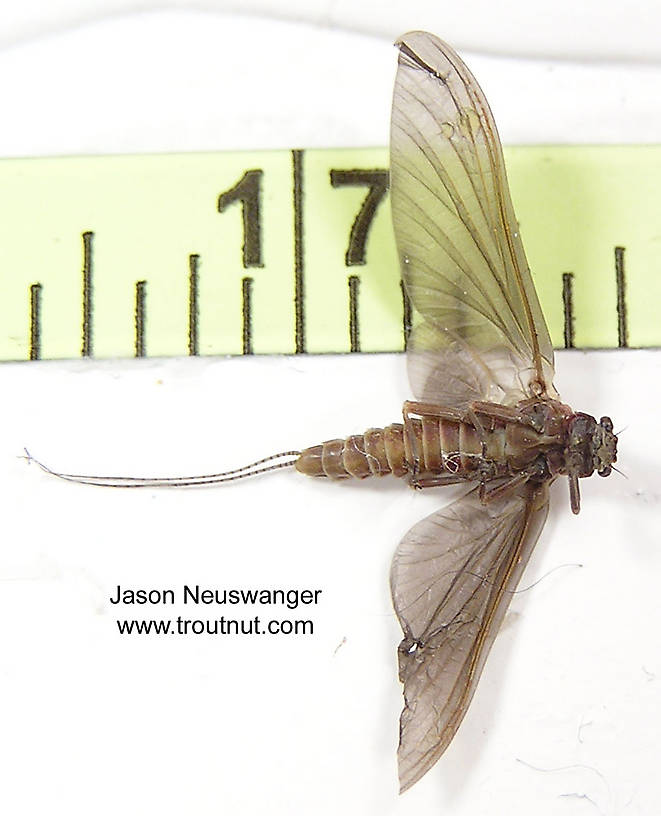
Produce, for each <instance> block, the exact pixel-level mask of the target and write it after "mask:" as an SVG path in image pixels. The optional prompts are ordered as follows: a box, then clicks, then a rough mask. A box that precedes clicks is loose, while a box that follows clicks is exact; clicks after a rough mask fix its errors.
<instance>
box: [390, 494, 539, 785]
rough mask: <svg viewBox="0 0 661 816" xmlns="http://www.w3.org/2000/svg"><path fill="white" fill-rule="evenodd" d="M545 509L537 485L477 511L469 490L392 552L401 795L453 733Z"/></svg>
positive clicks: (417, 527)
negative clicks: (399, 635)
mask: <svg viewBox="0 0 661 816" xmlns="http://www.w3.org/2000/svg"><path fill="white" fill-rule="evenodd" d="M547 512H548V490H547V487H546V485H544V486H542V487H533V486H531V485H530V484H526V485H524V486H523V487H522V488H520V489H519V490H518V492H514V493H512V494H510V495H509V496H507V497H505V498H501V499H499V500H496V501H494V502H492V503H490V504H487V505H484V504H482V503H481V502H480V499H479V495H478V489H477V488H476V489H475V490H473V491H472V492H471V493H468V494H467V495H466V496H463V497H462V498H461V499H459V500H458V501H455V502H454V503H452V504H450V505H449V506H448V507H445V508H443V509H442V510H439V511H437V512H436V513H433V514H432V515H431V516H428V517H427V518H425V519H423V520H422V521H420V522H419V523H418V524H416V525H415V526H414V527H413V528H412V529H411V530H409V532H408V533H407V534H406V536H405V537H404V539H403V540H402V542H401V543H400V545H399V547H398V548H397V552H396V553H395V557H394V559H393V564H392V570H391V576H390V583H391V590H392V596H393V604H394V607H395V611H396V613H397V617H398V618H399V622H400V624H401V626H402V629H403V631H404V639H403V640H402V642H401V644H400V646H399V679H400V680H401V682H402V683H403V684H404V710H403V712H402V716H401V719H400V741H399V751H398V761H399V780H400V785H401V790H402V792H403V791H405V790H407V789H408V788H409V787H411V785H413V784H414V783H415V782H417V781H418V779H420V777H421V776H423V775H424V774H425V773H426V772H427V771H428V770H429V768H431V766H432V765H433V764H434V763H435V762H436V761H437V760H438V758H439V757H440V756H441V754H442V753H443V752H444V751H445V749H446V748H447V747H448V745H449V744H450V742H451V740H452V738H453V736H454V734H455V733H456V731H457V728H458V727H459V724H460V723H461V720H462V719H463V716H464V714H465V713H466V709H467V708H468V705H469V703H470V701H471V698H472V696H473V693H474V691H475V687H476V685H477V681H478V679H479V677H480V673H481V672H482V668H483V666H484V662H485V660H486V658H487V655H488V653H489V649H490V648H491V644H492V643H493V640H494V638H495V636H496V633H497V632H498V628H499V626H500V624H501V622H502V619H503V616H504V614H505V611H506V610H507V607H508V605H509V601H510V599H511V597H512V595H511V593H512V590H514V589H515V588H516V586H517V584H518V582H519V579H520V577H521V574H522V572H523V570H524V569H525V566H526V563H527V562H528V558H529V557H530V553H531V551H532V549H533V547H534V545H535V542H536V541H537V538H538V536H539V533H540V531H541V529H542V526H543V524H544V521H545V520H546V514H547Z"/></svg>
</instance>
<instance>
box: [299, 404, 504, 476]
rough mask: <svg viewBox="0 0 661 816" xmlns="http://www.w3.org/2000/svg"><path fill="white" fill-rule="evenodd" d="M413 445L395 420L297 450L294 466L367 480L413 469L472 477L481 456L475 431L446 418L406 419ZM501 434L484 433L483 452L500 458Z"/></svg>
mask: <svg viewBox="0 0 661 816" xmlns="http://www.w3.org/2000/svg"><path fill="white" fill-rule="evenodd" d="M410 432H411V433H412V435H413V437H414V440H413V444H414V445H415V453H414V452H413V451H412V450H411V445H410V444H409V443H410V439H409V434H408V433H406V432H405V431H404V426H403V425H401V424H398V423H394V424H392V425H389V426H388V427H387V428H371V429H370V430H369V431H366V432H365V433H364V434H357V435H356V436H349V437H347V439H331V440H330V441H328V442H324V443H323V444H322V445H314V446H313V447H311V448H306V449H305V450H304V451H302V452H301V454H300V456H299V457H298V459H297V460H296V463H295V467H296V470H298V471H299V472H300V473H305V474H306V475H307V476H327V477H328V478H329V479H349V478H351V477H353V478H356V479H365V478H367V477H368V476H386V475H387V474H389V473H392V474H393V476H404V475H406V474H407V473H410V472H411V471H412V470H413V467H412V463H413V461H414V459H417V463H418V471H419V472H421V473H427V474H439V475H441V474H452V475H456V476H457V477H458V478H459V479H461V478H466V479H470V478H472V477H473V474H474V473H475V471H476V470H477V468H478V465H479V462H480V461H481V459H482V443H481V441H480V438H479V436H478V433H477V431H476V430H475V428H474V427H473V426H472V425H469V424H467V423H465V422H453V421H452V420H447V419H428V418H426V417H425V418H422V419H413V420H412V421H411V424H410ZM503 444H504V438H503V435H502V434H501V433H498V432H496V433H494V432H493V431H492V432H489V433H488V434H487V456H488V458H490V459H491V460H492V461H497V462H502V461H503V458H504V448H503Z"/></svg>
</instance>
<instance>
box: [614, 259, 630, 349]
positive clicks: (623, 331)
mask: <svg viewBox="0 0 661 816" xmlns="http://www.w3.org/2000/svg"><path fill="white" fill-rule="evenodd" d="M615 286H616V287H617V345H618V346H619V347H620V348H627V346H628V345H629V330H628V326H627V302H626V283H625V278H624V247H615Z"/></svg>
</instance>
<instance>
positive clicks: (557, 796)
mask: <svg viewBox="0 0 661 816" xmlns="http://www.w3.org/2000/svg"><path fill="white" fill-rule="evenodd" d="M2 5H3V6H5V7H4V8H2V9H1V11H2V15H3V21H4V22H3V32H2V36H1V37H0V104H1V105H2V111H3V124H2V128H0V155H53V154H75V153H94V152H99V153H102V152H139V151H152V152H155V151H163V150H200V149H211V150H213V149H226V148H252V147H255V148H265V147H299V146H300V147H307V146H330V145H382V144H385V142H386V140H387V133H388V117H389V103H390V94H391V86H392V79H393V75H394V69H395V62H396V56H395V52H394V50H393V49H392V47H391V45H390V43H391V41H392V39H394V37H395V36H396V35H397V34H399V33H402V31H404V30H407V29H410V28H415V27H426V28H429V29H431V30H433V31H435V32H436V33H438V34H440V35H441V36H443V37H445V38H446V39H448V40H450V41H452V42H453V43H454V44H455V45H456V46H457V47H459V48H460V49H463V50H462V53H463V54H464V56H465V57H466V59H467V61H468V62H469V64H470V66H471V67H472V68H473V70H474V72H475V73H476V75H477V76H478V78H479V80H480V82H481V83H482V85H483V87H484V89H485V91H486V93H487V96H488V98H489V99H490V101H491V103H492V107H493V108H494V112H495V115H496V119H497V121H498V124H499V127H500V130H501V135H502V136H503V139H504V140H505V141H507V142H510V143H512V142H525V141H529V142H530V141H532V142H565V143H572V142H576V141H582V142H600V141H610V142H613V141H615V142H617V141H634V142H635V141H658V140H659V138H661V121H660V117H659V114H658V100H659V98H660V96H661V94H660V91H661V67H660V66H659V59H660V57H661V54H660V48H661V47H660V46H659V41H658V36H657V32H658V30H659V20H658V16H657V15H656V14H655V12H654V9H652V4H649V8H647V6H646V4H644V3H640V4H638V6H637V7H635V8H633V7H632V6H631V5H629V6H628V7H627V8H626V10H625V8H624V5H623V4H621V3H615V2H612V3H599V4H596V3H584V4H582V6H581V8H582V11H581V12H580V14H579V15H575V13H573V12H572V11H570V8H571V6H570V5H569V4H563V3H555V4H554V5H553V7H552V8H551V6H548V7H547V6H546V5H545V6H544V7H542V6H540V5H537V4H534V3H533V4H531V3H525V4H523V3H510V4H493V5H492V4H481V3H478V2H473V3H470V2H468V3H463V4H461V8H452V7H448V6H447V4H443V8H441V6H439V5H438V4H435V3H434V4H432V3H416V2H409V3H407V4H405V5H402V6H400V4H397V5H396V6H395V4H392V5H391V6H389V5H388V4H385V5H384V4H371V3H370V4H362V5H361V6H360V9H359V10H356V9H355V8H354V6H353V5H350V4H348V3H328V4H321V3H314V2H309V3H306V4H300V8H297V7H296V6H297V4H296V3H294V2H292V3H289V4H287V5H285V4H284V3H279V4H271V5H269V4H266V3H262V4H257V3H254V4H252V5H251V6H250V10H252V11H254V12H255V13H254V15H253V16H249V17H241V16H238V15H237V14H236V8H235V7H234V8H232V4H222V3H220V2H219V3H216V4H213V3H211V2H210V3H207V4H206V5H205V6H201V5H200V6H199V7H194V6H193V4H189V5H188V7H187V8H186V4H178V6H177V7H175V6H174V4H172V7H171V8H169V9H168V8H167V7H166V5H165V4H163V5H162V6H161V7H160V8H161V10H160V11H159V10H151V9H150V8H149V7H148V6H147V4H131V3H126V2H124V3H123V2H114V3H111V2H108V3H106V4H101V3H100V2H97V3H86V4H83V3H75V2H50V3H49V4H48V5H46V4H45V3H43V2H37V0H35V1H34V2H32V3H23V4H21V5H20V6H18V5H10V4H8V3H6V2H5V3H3V4H2ZM236 5H237V4H235V6H236ZM496 7H497V16H496V11H495V9H496ZM223 8H224V9H225V11H227V10H228V9H229V12H230V13H226V14H224V13H221V12H222V11H223ZM245 8H246V9H248V6H246V7H245ZM135 9H142V12H141V13H139V14H131V11H132V10H133V11H134V10H135ZM163 9H165V10H163ZM260 11H261V12H262V13H263V14H264V16H262V17H260V16H259V12H260ZM268 13H271V15H272V18H271V19H269V17H268ZM573 14H574V15H575V16H572V15H573ZM273 17H280V18H283V19H279V20H276V19H273ZM287 18H289V19H288V20H287ZM311 23H315V25H312V24H311ZM352 29H355V31H352ZM356 31H357V32H360V33H355V32H356ZM466 48H470V49H471V51H466V50H465V49H466ZM471 52H475V53H471ZM477 52H481V53H477ZM558 57H560V58H562V57H572V58H578V59H579V60H580V59H581V58H582V59H583V60H584V61H583V62H580V61H579V62H576V61H575V62H571V61H568V60H567V59H564V60H562V59H560V60H558V59H555V58H558ZM596 296H598V294H596ZM660 374H661V361H660V358H659V354H658V352H656V351H627V352H619V351H618V352H614V351H611V352H600V353H597V352H593V353H589V354H587V353H581V352H572V353H569V352H560V353H559V354H558V355H557V380H556V384H557V385H558V387H559V388H560V390H561V393H562V395H563V397H564V399H565V400H567V401H568V402H570V403H571V404H572V405H574V407H576V408H577V409H580V410H584V411H588V412H590V413H593V414H596V415H597V417H599V416H601V415H602V414H603V413H606V414H610V415H611V416H612V417H613V419H614V422H615V425H616V428H621V427H623V426H626V431H625V432H624V433H623V435H622V438H621V443H620V451H621V455H620V463H621V466H622V469H623V470H624V471H625V473H626V474H627V476H628V478H626V479H625V478H622V477H621V476H618V475H617V474H614V475H613V476H611V477H610V478H609V479H607V480H602V479H596V478H595V479H592V480H589V481H586V482H584V483H583V484H582V490H583V511H582V513H581V515H580V516H579V517H577V518H575V517H573V516H572V515H571V513H570V512H569V508H568V498H567V488H566V485H565V484H558V485H556V486H555V487H554V491H553V506H552V509H551V514H550V518H549V521H548V524H547V527H546V529H545V532H544V534H543V536H542V538H541V540H540V544H539V546H538V548H537V551H536V552H535V555H534V557H533V560H532V562H531V564H530V567H529V569H528V571H527V573H526V576H525V577H524V579H523V581H522V585H521V586H522V588H525V587H527V586H529V585H531V584H533V583H534V582H535V581H538V580H539V579H540V578H543V580H541V582H540V583H538V584H536V585H535V586H534V588H532V589H530V590H529V591H525V592H523V593H521V594H518V595H517V596H516V597H515V598H514V599H513V602H512V605H511V612H510V614H509V616H508V618H507V620H506V624H505V626H504V628H503V632H502V633H501V635H500V636H499V637H498V639H497V641H496V644H495V646H494V648H493V651H492V654H491V657H490V659H489V663H488V666H487V668H486V670H485V673H484V676H483V679H482V681H481V684H480V688H479V690H478V693H477V694H476V697H475V700H474V702H473V704H472V706H471V709H470V711H469V714H468V716H467V717H466V720H465V721H464V723H463V725H462V727H461V729H460V731H459V733H458V735H457V737H456V739H455V741H454V743H453V744H452V746H451V747H450V748H449V750H448V751H447V753H446V754H445V756H444V757H443V758H442V760H441V761H440V762H439V763H438V765H437V766H436V767H435V768H434V769H433V770H432V771H431V772H430V773H429V774H428V775H427V777H426V778H425V779H424V780H423V781H422V782H420V783H419V784H418V785H417V786H416V787H415V788H414V789H413V790H412V791H411V792H409V793H407V794H406V795H404V796H403V797H398V795H397V785H396V763H395V748H396V742H397V719H398V716H399V711H400V708H401V692H400V687H399V684H398V682H397V678H396V657H395V649H396V645H397V643H398V642H399V639H400V633H399V630H398V626H397V623H396V621H395V619H394V616H393V613H392V610H391V606H390V599H389V592H388V569H389V560H390V557H391V554H392V552H393V550H394V548H395V546H396V543H397V541H398V540H399V538H400V537H401V536H402V535H403V533H404V532H405V531H406V530H407V529H408V527H410V526H411V525H412V524H413V523H414V522H415V521H417V520H418V519H419V518H421V517H422V516H424V515H425V514H427V513H429V512H432V510H433V509H434V508H436V507H437V506H438V505H439V503H440V502H442V501H444V498H443V497H442V496H441V494H438V493H434V492H433V491H432V492H428V493H425V494H423V495H421V494H418V493H416V494H414V493H413V492H412V491H408V490H406V489H404V488H403V486H402V485H400V484H397V483H394V480H390V483H388V484H384V483H380V484H358V485H347V484H342V485H329V484H328V483H322V482H314V481H312V480H306V479H305V478H303V477H301V476H298V475H297V474H295V473H292V472H282V473H276V474H272V475H270V476H267V477H263V478H261V479H255V480H252V481H247V482H244V483H238V484H234V485H229V486H227V487H224V488H217V489H201V490H195V491H186V490H182V491H150V490H148V491H117V490H115V491H113V490H105V491H104V490H99V489H94V488H85V487H80V486H75V485H71V484H67V483H64V482H58V481H56V480H53V479H49V478H48V477H46V476H45V475H44V474H42V473H41V472H40V471H39V470H38V469H37V468H36V467H34V466H31V467H28V466H27V465H26V463H25V461H23V460H21V459H20V458H18V457H19V455H20V453H21V450H22V448H23V446H24V445H27V446H28V447H29V448H30V450H31V451H32V452H33V453H34V454H35V455H38V456H39V457H40V458H42V459H43V460H45V461H46V462H48V463H49V464H51V465H53V466H55V467H58V468H61V469H65V470H73V471H78V472H92V473H114V472H120V473H125V474H142V473H145V472H148V473H156V474H168V475H175V474H188V473H203V472H208V471H214V470H218V469H225V468H229V467H233V466H235V465H239V464H242V463H244V462H249V461H252V460H253V459H256V458H259V457H261V456H263V455H267V454H269V453H272V452H276V451H278V450H282V449H288V448H291V447H293V448H298V447H303V446H306V445H308V444H313V443H315V442H320V441H322V440H323V439H326V438H331V437H334V436H343V435H347V434H349V433H354V432H360V431H362V430H364V429H365V428H367V427H370V426H374V425H380V424H387V423H389V422H392V421H397V419H398V413H399V411H400V406H401V402H402V400H403V399H405V398H406V397H408V396H410V393H409V391H408V386H407V382H406V372H405V361H404V359H403V357H402V356H395V355H376V356H367V355H362V356H357V357H349V356H347V357H341V358H338V357H323V358H322V357H318V358H271V359H211V360H188V359H184V360H163V361H161V360H158V361H154V360H143V361H110V362H81V361H74V362H69V363H48V362H43V363H30V364H27V363H26V364H11V365H10V364H4V365H3V366H2V367H0V388H1V389H2V390H1V393H2V395H3V422H2V427H3V432H2V434H1V435H0V479H1V480H2V496H3V515H2V517H3V521H4V525H3V528H4V529H3V533H4V534H3V536H2V544H1V545H0V691H1V694H0V723H1V729H0V734H1V736H0V769H1V771H0V774H1V784H0V809H1V810H2V812H3V813H7V814H12V816H13V815H14V814H17V815H20V816H22V815H23V814H42V813H57V814H60V813H61V814H65V813H66V814H68V815H70V816H78V815H79V814H80V816H82V815H83V814H85V816H87V814H92V813H93V814H103V816H105V814H110V813H114V812H117V811H119V812H122V813H125V814H152V813H153V814H156V813H158V814H164V815H165V816H170V814H172V815H174V814H180V813H191V814H199V816H206V815H207V814H216V813H218V814H220V813H237V814H252V813H255V814H257V813H259V814H263V813H268V814H279V813H283V814H285V813H286V814H301V816H302V815H303V814H335V813H340V812H346V813H361V814H365V813H375V814H376V813H378V814H388V813H398V814H399V813H402V814H404V813H411V814H413V813H415V814H421V813H435V814H437V813H441V812H443V813H452V814H478V813H490V814H492V813H504V812H507V813H530V812H535V813H537V814H556V813H567V814H583V813H590V812H595V811H596V812H597V813H602V814H619V813H627V814H628V813H631V814H650V813H654V812H658V810H659V807H660V806H661V796H660V794H659V790H660V786H659V784H658V771H657V764H658V763H657V757H658V754H659V731H660V729H661V692H660V690H659V682H660V674H661V661H660V659H659V645H658V632H659V628H660V626H661V614H660V612H659V603H658V583H659V579H658V576H659V574H660V568H661V556H660V555H659V520H660V511H659V497H660V494H659V480H658V473H659V467H658V462H659V459H660V458H661V443H660V442H659V436H658V433H657V431H656V424H655V421H656V417H657V414H658V411H657V406H658V405H659V402H660V400H661V387H660V385H659V383H660V382H661V380H660ZM576 564H581V565H582V567H578V566H571V565H576ZM563 565H564V568H563V569H559V570H556V571H554V572H552V573H551V574H549V572H550V571H551V570H553V569H554V568H555V567H558V566H563ZM544 576H546V577H544ZM117 584H121V585H123V586H126V587H135V588H137V587H145V588H152V587H159V588H174V589H176V590H178V591H180V589H181V587H182V585H183V584H190V585H194V584H201V585H204V586H208V587H220V588H222V587H243V588H249V587H279V588H289V587H297V588H313V589H315V588H316V589H322V590H323V592H322V595H321V599H320V604H319V605H318V606H317V607H312V608H311V607H302V608H300V609H299V610H297V611H296V612H294V613H292V612H288V611H284V610H281V609H272V610H269V608H268V607H265V608H263V609H261V610H258V611H259V612H260V614H261V616H262V617H263V618H264V617H269V616H270V615H271V614H272V615H273V617H303V618H306V617H311V618H312V619H313V620H314V622H315V626H316V631H315V635H314V636H313V637H309V638H304V637H290V638H286V637H280V638H276V637H273V638H271V637H263V638H249V637H243V638H241V637H234V638H230V637H226V638H220V637H219V638H212V637H200V638H196V637H194V636H191V637H168V638H165V637H162V638H158V637H143V638H138V637H134V638H122V637H120V636H119V635H118V634H117V630H116V625H115V622H114V621H115V618H116V617H117V612H116V608H115V607H113V606H111V605H110V604H109V602H108V597H109V595H110V594H111V593H112V592H113V590H114V588H115V587H116V586H117ZM179 613H182V614H184V615H185V616H186V617H199V618H207V617H211V618H213V617H219V616H220V614H226V615H228V616H234V617H251V616H252V615H253V614H254V613H255V610H253V609H241V608H238V609H237V608H236V607H235V608H232V609H224V608H220V607H219V608H214V607H209V608H203V609H202V610H199V609H198V610H194V609H193V610H192V614H191V608H190V607H185V608H184V607H178V608H176V609H175V610H174V612H173V611H172V610H171V609H170V608H167V607H155V608H150V609H147V610H145V609H144V608H139V609H136V612H135V615H136V616H138V617H139V616H142V615H144V616H146V617H151V616H155V617H162V616H163V617H169V616H170V615H176V614H179ZM129 614H131V612H130V610H129Z"/></svg>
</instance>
